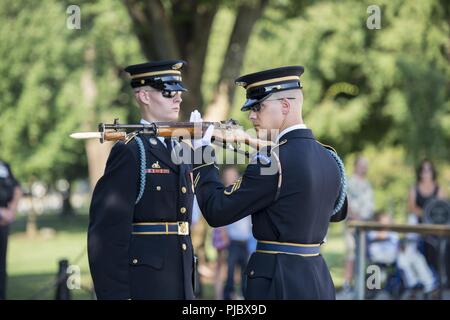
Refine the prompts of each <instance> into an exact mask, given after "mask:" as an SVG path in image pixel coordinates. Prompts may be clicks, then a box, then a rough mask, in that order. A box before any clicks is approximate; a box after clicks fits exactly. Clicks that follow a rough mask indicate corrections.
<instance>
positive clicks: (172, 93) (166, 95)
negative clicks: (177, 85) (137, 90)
mask: <svg viewBox="0 0 450 320" xmlns="http://www.w3.org/2000/svg"><path fill="white" fill-rule="evenodd" d="M147 91H158V92H161V95H162V96H163V97H164V98H167V99H170V98H173V97H175V96H176V95H177V94H178V92H182V91H170V90H147Z"/></svg>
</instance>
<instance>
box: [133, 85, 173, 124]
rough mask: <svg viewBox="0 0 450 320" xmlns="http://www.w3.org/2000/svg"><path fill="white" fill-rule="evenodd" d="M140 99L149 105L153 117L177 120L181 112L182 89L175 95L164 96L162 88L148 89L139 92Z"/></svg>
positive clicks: (160, 119) (162, 119) (159, 119)
mask: <svg viewBox="0 0 450 320" xmlns="http://www.w3.org/2000/svg"><path fill="white" fill-rule="evenodd" d="M138 95H139V99H140V100H141V101H142V102H143V103H144V104H145V105H146V106H147V109H148V110H147V111H148V113H149V114H150V116H151V118H152V119H154V120H156V121H176V120H177V119H178V116H179V114H180V104H181V101H182V99H181V91H177V92H176V94H175V95H174V96H173V97H170V96H167V95H166V96H163V94H162V92H161V91H160V90H156V89H147V90H141V91H140V92H139V94H138Z"/></svg>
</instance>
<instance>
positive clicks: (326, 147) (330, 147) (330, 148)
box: [316, 140, 337, 154]
mask: <svg viewBox="0 0 450 320" xmlns="http://www.w3.org/2000/svg"><path fill="white" fill-rule="evenodd" d="M316 141H317V142H318V143H319V144H320V145H321V146H322V147H324V148H325V149H328V150H331V151H333V152H334V153H336V154H337V151H336V149H334V148H333V147H332V146H329V145H327V144H323V143H322V142H320V141H319V140H316Z"/></svg>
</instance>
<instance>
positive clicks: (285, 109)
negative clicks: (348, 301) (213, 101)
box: [194, 66, 347, 299]
mask: <svg viewBox="0 0 450 320" xmlns="http://www.w3.org/2000/svg"><path fill="white" fill-rule="evenodd" d="M302 73H303V67H301V66H292V67H283V68H277V69H271V70H266V71H262V72H257V73H253V74H249V75H246V76H242V77H240V78H239V79H237V80H236V82H237V84H239V85H242V86H243V87H244V88H245V89H246V90H247V101H246V102H245V104H244V106H243V107H242V111H249V118H250V120H251V121H252V122H253V125H254V127H255V128H256V130H257V132H258V135H259V137H260V138H266V139H267V140H272V141H273V142H274V143H275V146H274V147H271V148H270V149H269V150H266V151H265V152H262V151H261V152H260V153H258V154H256V156H255V157H254V158H253V159H252V161H251V163H250V164H249V165H248V166H247V169H246V171H245V173H244V175H243V176H242V178H240V179H239V180H238V181H236V182H235V183H234V184H233V185H232V186H229V187H226V188H225V187H224V186H223V185H222V184H221V182H220V178H219V171H218V169H217V168H216V166H215V165H214V163H203V164H194V185H195V191H196V196H197V199H198V203H199V205H200V208H201V211H202V213H203V215H204V217H205V219H206V220H207V221H208V223H209V224H210V225H211V226H213V227H219V226H223V225H227V224H230V223H232V222H234V221H237V220H239V219H242V218H243V217H245V216H247V215H250V214H251V215H252V222H253V235H254V236H255V238H256V239H257V240H258V244H257V249H256V252H255V253H253V254H252V256H251V258H250V261H249V263H248V265H247V270H246V274H247V288H246V292H245V298H246V299H335V288H334V285H333V281H332V279H331V276H330V273H329V270H328V268H327V265H326V263H325V261H324V259H323V257H322V256H321V255H320V246H321V245H322V243H323V241H324V239H325V237H326V234H327V230H328V226H329V223H330V221H340V220H342V219H344V218H345V216H346V211H347V200H346V194H345V175H344V170H343V165H342V161H341V160H340V159H339V157H338V156H337V154H336V153H335V151H334V150H332V149H331V148H329V147H326V146H324V145H322V144H320V143H319V142H318V141H316V139H315V138H314V135H313V133H312V131H311V129H309V128H307V127H306V126H305V124H304V123H303V119H302V104H303V94H302V90H301V88H302V86H301V83H300V75H301V74H302ZM265 130H269V131H268V132H265ZM270 130H276V132H270ZM208 133H211V131H210V130H209V129H208V130H207V131H206V133H205V135H204V137H203V139H202V140H200V143H199V140H197V141H194V146H195V148H196V152H198V151H202V152H204V153H203V154H205V152H207V151H209V152H213V151H212V150H205V149H208V148H212V147H211V146H208V142H209V137H208ZM200 145H203V146H202V148H199V146H200ZM273 168H275V170H272V169H273Z"/></svg>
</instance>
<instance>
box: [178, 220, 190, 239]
mask: <svg viewBox="0 0 450 320" xmlns="http://www.w3.org/2000/svg"><path fill="white" fill-rule="evenodd" d="M178 235H181V236H187V235H189V222H187V221H179V222H178Z"/></svg>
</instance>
